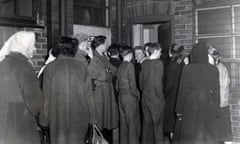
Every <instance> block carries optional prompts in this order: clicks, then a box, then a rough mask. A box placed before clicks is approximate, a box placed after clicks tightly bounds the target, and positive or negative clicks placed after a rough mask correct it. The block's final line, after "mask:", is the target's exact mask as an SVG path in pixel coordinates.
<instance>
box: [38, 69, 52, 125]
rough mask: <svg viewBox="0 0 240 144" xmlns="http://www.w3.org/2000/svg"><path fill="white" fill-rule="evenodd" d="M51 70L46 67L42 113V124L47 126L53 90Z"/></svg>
mask: <svg viewBox="0 0 240 144" xmlns="http://www.w3.org/2000/svg"><path fill="white" fill-rule="evenodd" d="M50 73H51V72H50V70H49V69H48V67H46V69H45V71H44V74H43V88H42V91H43V98H44V100H43V108H42V115H40V124H41V125H42V126H47V125H48V124H49V98H50V94H51V93H50V92H51V85H52V84H51V76H50Z"/></svg>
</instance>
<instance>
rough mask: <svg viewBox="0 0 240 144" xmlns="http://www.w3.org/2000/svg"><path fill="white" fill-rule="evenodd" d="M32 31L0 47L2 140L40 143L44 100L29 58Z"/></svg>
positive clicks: (10, 143)
mask: <svg viewBox="0 0 240 144" xmlns="http://www.w3.org/2000/svg"><path fill="white" fill-rule="evenodd" d="M34 43H35V35H34V33H33V32H23V31H21V32H18V33H15V34H14V35H13V36H11V37H10V38H9V39H8V41H7V42H6V43H5V44H4V46H3V47H2V49H1V51H0V75H1V76H0V92H1V94H0V105H1V111H0V143H1V144H40V139H39V136H38V131H37V122H36V121H35V118H36V117H38V116H39V114H40V109H41V107H42V104H43V99H42V94H41V90H40V87H39V83H38V80H37V75H36V74H35V72H34V69H33V67H32V66H31V64H30V63H29V62H28V60H29V59H30V58H31V57H32V54H33V50H34V49H35V48H34Z"/></svg>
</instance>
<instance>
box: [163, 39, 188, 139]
mask: <svg viewBox="0 0 240 144" xmlns="http://www.w3.org/2000/svg"><path fill="white" fill-rule="evenodd" d="M183 50H184V47H183V46H181V45H177V44H173V45H172V47H171V49H170V51H169V55H170V58H171V59H170V61H169V65H168V70H167V81H166V86H165V92H166V95H165V98H166V110H165V115H164V133H165V134H167V135H168V134H170V135H168V136H169V137H170V139H172V136H173V131H174V127H175V120H176V117H175V104H176V100H177V94H178V86H179V82H180V78H181V73H182V68H183V66H184V61H183V60H184V58H183V55H182V51H183Z"/></svg>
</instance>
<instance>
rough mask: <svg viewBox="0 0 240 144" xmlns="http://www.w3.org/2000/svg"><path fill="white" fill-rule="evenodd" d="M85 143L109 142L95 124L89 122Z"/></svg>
mask: <svg viewBox="0 0 240 144" xmlns="http://www.w3.org/2000/svg"><path fill="white" fill-rule="evenodd" d="M84 142H85V144H109V143H108V141H107V140H106V139H105V138H104V137H103V135H102V133H101V131H100V130H99V128H98V127H97V126H96V125H95V124H89V127H88V131H87V134H86V136H85V140H84Z"/></svg>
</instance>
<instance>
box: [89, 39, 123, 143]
mask: <svg viewBox="0 0 240 144" xmlns="http://www.w3.org/2000/svg"><path fill="white" fill-rule="evenodd" d="M91 46H92V48H93V58H92V59H91V63H90V66H89V72H90V75H91V78H92V82H93V85H94V87H93V89H94V91H93V94H94V99H95V104H96V110H97V111H96V116H97V119H98V122H97V124H98V126H99V127H100V128H101V129H106V130H112V129H114V128H117V127H118V119H119V118H118V109H117V102H116V98H115V96H114V89H113V85H112V78H113V75H115V73H116V68H115V67H114V66H113V65H112V64H111V63H110V62H109V61H108V59H107V58H106V56H105V54H104V53H105V52H106V51H107V47H106V37H105V36H101V35H100V36H96V37H95V38H94V40H93V41H92V44H91ZM110 133H111V132H110V131H108V132H107V131H104V132H103V134H104V135H105V136H106V135H108V137H107V138H109V137H110V139H108V140H109V141H112V140H111V135H112V134H110Z"/></svg>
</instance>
